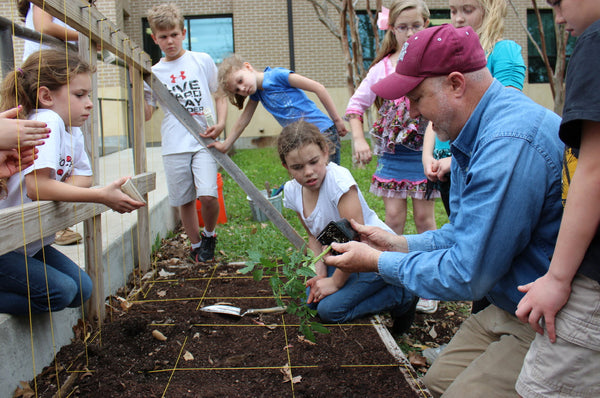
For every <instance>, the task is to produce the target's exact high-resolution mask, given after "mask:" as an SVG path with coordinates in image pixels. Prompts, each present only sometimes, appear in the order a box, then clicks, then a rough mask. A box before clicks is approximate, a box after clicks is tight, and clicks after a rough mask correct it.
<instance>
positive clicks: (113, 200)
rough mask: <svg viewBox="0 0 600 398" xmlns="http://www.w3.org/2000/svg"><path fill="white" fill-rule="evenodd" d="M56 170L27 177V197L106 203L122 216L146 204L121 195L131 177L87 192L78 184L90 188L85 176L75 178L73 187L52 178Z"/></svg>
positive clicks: (44, 170)
mask: <svg viewBox="0 0 600 398" xmlns="http://www.w3.org/2000/svg"><path fill="white" fill-rule="evenodd" d="M51 173H52V169H49V168H45V169H38V170H35V172H33V171H32V172H31V173H29V174H27V175H26V176H25V185H26V187H27V196H29V198H31V199H32V200H54V201H61V202H90V203H102V204H105V205H106V206H108V207H110V208H111V209H113V210H115V211H118V212H119V213H129V212H131V211H133V210H136V209H138V208H140V207H142V206H144V203H142V202H138V201H136V200H133V199H131V198H130V197H129V196H128V195H127V194H125V193H123V192H122V191H121V185H123V184H124V183H125V181H126V180H127V177H123V178H120V179H118V180H116V181H114V182H113V183H111V184H109V185H106V186H104V187H102V188H87V187H82V186H77V185H75V184H82V185H85V184H90V183H91V182H89V181H86V179H85V178H83V176H73V177H72V178H71V179H69V181H70V183H65V182H60V181H56V180H55V179H54V178H52V177H51Z"/></svg>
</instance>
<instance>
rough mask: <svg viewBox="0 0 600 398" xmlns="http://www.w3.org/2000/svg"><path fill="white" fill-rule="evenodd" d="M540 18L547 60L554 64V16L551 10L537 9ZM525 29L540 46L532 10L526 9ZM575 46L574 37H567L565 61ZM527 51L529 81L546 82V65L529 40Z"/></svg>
mask: <svg viewBox="0 0 600 398" xmlns="http://www.w3.org/2000/svg"><path fill="white" fill-rule="evenodd" d="M539 11H540V16H541V18H542V25H543V28H544V36H545V37H546V50H547V52H548V60H549V61H550V65H551V66H554V65H555V64H556V32H555V30H554V16H553V14H552V10H539ZM527 30H528V31H529V33H530V34H531V35H532V36H533V38H534V39H535V41H536V43H538V45H539V46H541V41H540V32H539V29H538V23H537V17H536V15H535V11H534V10H527ZM574 47H575V38H574V37H572V36H571V37H569V40H568V41H567V62H569V58H570V57H571V54H572V53H573V49H574ZM527 53H528V59H527V64H528V72H529V83H548V74H547V73H546V67H545V66H544V60H543V59H542V56H541V55H540V54H539V53H538V51H537V49H536V48H535V46H534V45H533V43H531V40H528V41H527Z"/></svg>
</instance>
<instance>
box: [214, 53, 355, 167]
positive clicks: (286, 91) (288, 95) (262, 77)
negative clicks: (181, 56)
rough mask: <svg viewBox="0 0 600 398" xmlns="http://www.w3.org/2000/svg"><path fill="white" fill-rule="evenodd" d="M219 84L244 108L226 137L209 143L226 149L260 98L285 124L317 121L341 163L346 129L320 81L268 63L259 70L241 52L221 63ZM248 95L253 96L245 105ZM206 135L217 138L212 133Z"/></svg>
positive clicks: (242, 129)
mask: <svg viewBox="0 0 600 398" xmlns="http://www.w3.org/2000/svg"><path fill="white" fill-rule="evenodd" d="M219 86H220V89H221V90H222V91H223V92H224V93H225V94H226V95H227V97H228V98H229V101H230V102H231V103H232V104H233V105H235V106H236V107H237V108H238V109H244V111H243V112H242V114H241V116H240V117H239V118H238V119H237V120H236V122H235V124H234V125H233V129H232V131H231V133H230V134H229V135H228V136H227V138H226V139H225V140H224V141H223V142H219V141H216V142H213V143H211V144H210V145H209V147H214V148H217V149H218V150H219V151H221V152H227V151H228V150H229V149H230V148H231V146H232V145H233V143H234V142H235V140H237V138H238V137H239V136H240V135H241V134H242V132H243V131H244V129H245V128H246V126H248V123H250V120H252V116H253V115H254V111H256V107H257V106H258V103H259V102H260V103H262V104H263V106H264V107H265V109H266V110H267V111H268V112H269V113H270V114H271V115H273V117H275V119H277V121H278V122H279V124H280V125H281V126H282V127H285V126H287V125H289V124H291V123H293V122H296V121H298V120H304V121H306V122H309V123H312V124H314V125H316V126H317V127H318V128H319V131H321V134H323V135H325V136H326V137H327V138H328V139H329V140H330V141H331V142H332V143H333V144H334V148H335V153H334V154H331V155H330V158H329V160H330V161H332V162H335V163H337V164H339V163H340V138H339V137H340V136H342V137H343V136H344V135H346V132H347V130H346V127H345V126H344V122H343V121H342V118H341V117H340V116H339V115H338V113H337V110H336V108H335V104H334V103H333V100H332V99H331V96H330V95H329V93H328V92H327V90H326V89H325V86H323V85H322V84H321V83H318V82H316V81H314V80H311V79H309V78H306V77H304V76H301V75H299V74H297V73H294V72H293V71H291V70H289V69H285V68H270V67H267V68H265V70H264V71H262V72H259V71H257V70H255V69H254V68H253V67H252V65H250V64H249V63H248V62H244V60H243V59H242V58H241V57H239V56H238V55H232V56H230V57H228V58H226V59H225V60H224V61H223V63H222V64H221V66H220V67H219ZM304 91H311V92H313V93H315V94H316V95H317V97H319V99H320V100H321V103H322V104H323V106H324V107H325V109H326V110H327V113H328V114H329V117H327V115H325V114H324V113H323V112H322V111H321V110H320V109H319V108H317V106H316V104H315V103H314V102H313V101H311V100H310V99H309V98H308V97H307V96H306V94H305V93H304ZM246 97H250V99H249V100H248V103H247V104H246V106H245V107H244V102H245V100H246ZM204 137H208V138H216V137H215V136H213V135H210V134H209V135H204Z"/></svg>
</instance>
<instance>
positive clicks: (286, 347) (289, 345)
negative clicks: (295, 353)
mask: <svg viewBox="0 0 600 398" xmlns="http://www.w3.org/2000/svg"><path fill="white" fill-rule="evenodd" d="M292 347H294V346H293V345H291V344H288V345H286V346H285V347H283V349H284V350H287V349H289V348H292Z"/></svg>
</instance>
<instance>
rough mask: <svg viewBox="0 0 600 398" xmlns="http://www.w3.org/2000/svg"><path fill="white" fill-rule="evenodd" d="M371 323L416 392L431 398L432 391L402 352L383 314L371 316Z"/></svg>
mask: <svg viewBox="0 0 600 398" xmlns="http://www.w3.org/2000/svg"><path fill="white" fill-rule="evenodd" d="M371 323H372V324H373V327H374V328H375V330H376V331H377V334H378V335H379V338H380V339H381V341H382V342H383V344H384V345H385V347H386V348H387V350H388V352H389V353H390V354H392V356H393V357H394V358H395V359H396V361H398V363H399V364H400V366H399V369H400V373H402V375H403V376H404V379H405V380H406V382H407V383H408V385H409V386H410V387H411V388H412V390H413V391H414V392H415V394H417V395H420V396H422V397H424V398H431V397H432V395H431V392H430V391H429V390H428V389H427V387H425V385H424V384H423V381H422V380H420V379H419V378H418V376H417V372H416V371H415V369H414V368H413V367H412V365H411V364H410V361H409V360H408V358H406V355H404V352H402V350H401V349H400V347H398V343H396V340H395V339H394V337H393V336H392V335H391V333H390V331H389V330H388V328H387V327H385V325H384V324H383V319H382V318H381V315H374V316H373V318H371Z"/></svg>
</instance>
